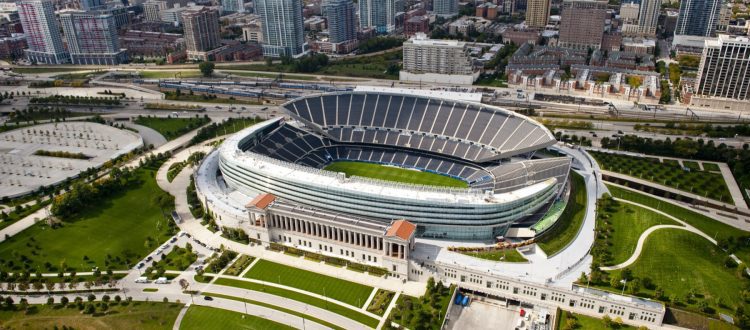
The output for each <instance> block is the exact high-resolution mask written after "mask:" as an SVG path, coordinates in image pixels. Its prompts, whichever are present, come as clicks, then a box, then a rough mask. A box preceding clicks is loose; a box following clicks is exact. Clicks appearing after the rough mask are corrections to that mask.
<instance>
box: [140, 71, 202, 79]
mask: <svg viewBox="0 0 750 330" xmlns="http://www.w3.org/2000/svg"><path fill="white" fill-rule="evenodd" d="M139 73H140V75H141V78H143V79H175V77H177V78H199V77H201V76H202V75H201V72H200V71H198V70H180V71H177V70H175V71H166V70H164V71H140V72H139Z"/></svg>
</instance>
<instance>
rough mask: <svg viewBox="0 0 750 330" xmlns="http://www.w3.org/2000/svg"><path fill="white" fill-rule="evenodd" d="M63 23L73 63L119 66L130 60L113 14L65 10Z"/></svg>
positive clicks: (61, 20)
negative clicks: (118, 34)
mask: <svg viewBox="0 0 750 330" xmlns="http://www.w3.org/2000/svg"><path fill="white" fill-rule="evenodd" d="M60 22H61V23H62V27H63V31H64V32H65V39H66V40H67V41H68V51H69V52H70V58H71V61H72V62H73V64H80V65H117V64H120V63H123V62H125V61H126V60H127V53H126V52H125V50H123V49H120V42H119V40H118V39H117V27H116V25H115V19H114V17H113V16H112V15H111V14H104V13H97V12H85V11H79V10H65V11H63V12H61V13H60Z"/></svg>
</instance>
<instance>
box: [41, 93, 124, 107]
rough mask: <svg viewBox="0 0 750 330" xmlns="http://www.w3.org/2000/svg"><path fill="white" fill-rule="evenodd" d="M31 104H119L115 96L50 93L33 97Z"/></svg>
mask: <svg viewBox="0 0 750 330" xmlns="http://www.w3.org/2000/svg"><path fill="white" fill-rule="evenodd" d="M29 102H30V103H32V104H35V103H36V104H79V105H120V100H119V98H117V97H98V96H78V95H75V96H74V95H50V96H45V97H33V98H31V100H29Z"/></svg>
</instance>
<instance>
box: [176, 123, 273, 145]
mask: <svg viewBox="0 0 750 330" xmlns="http://www.w3.org/2000/svg"><path fill="white" fill-rule="evenodd" d="M259 121H260V118H259V117H258V116H255V118H250V117H240V118H228V119H226V120H225V121H223V122H221V123H218V124H217V123H215V122H214V123H211V125H208V126H206V127H203V128H201V129H200V130H198V133H196V134H195V136H194V137H193V139H192V140H190V144H191V145H195V144H198V143H201V142H203V141H206V140H210V139H213V138H215V137H218V136H219V135H225V134H230V133H234V132H236V131H237V130H238V127H237V126H238V125H239V126H240V127H239V129H241V128H244V127H247V126H250V125H253V124H255V123H257V122H259Z"/></svg>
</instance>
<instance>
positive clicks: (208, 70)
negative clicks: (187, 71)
mask: <svg viewBox="0 0 750 330" xmlns="http://www.w3.org/2000/svg"><path fill="white" fill-rule="evenodd" d="M215 66H216V65H215V64H214V62H203V63H201V64H199V65H198V69H200V70H201V74H203V76H204V77H210V76H211V75H212V74H213V73H214V67H215Z"/></svg>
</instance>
